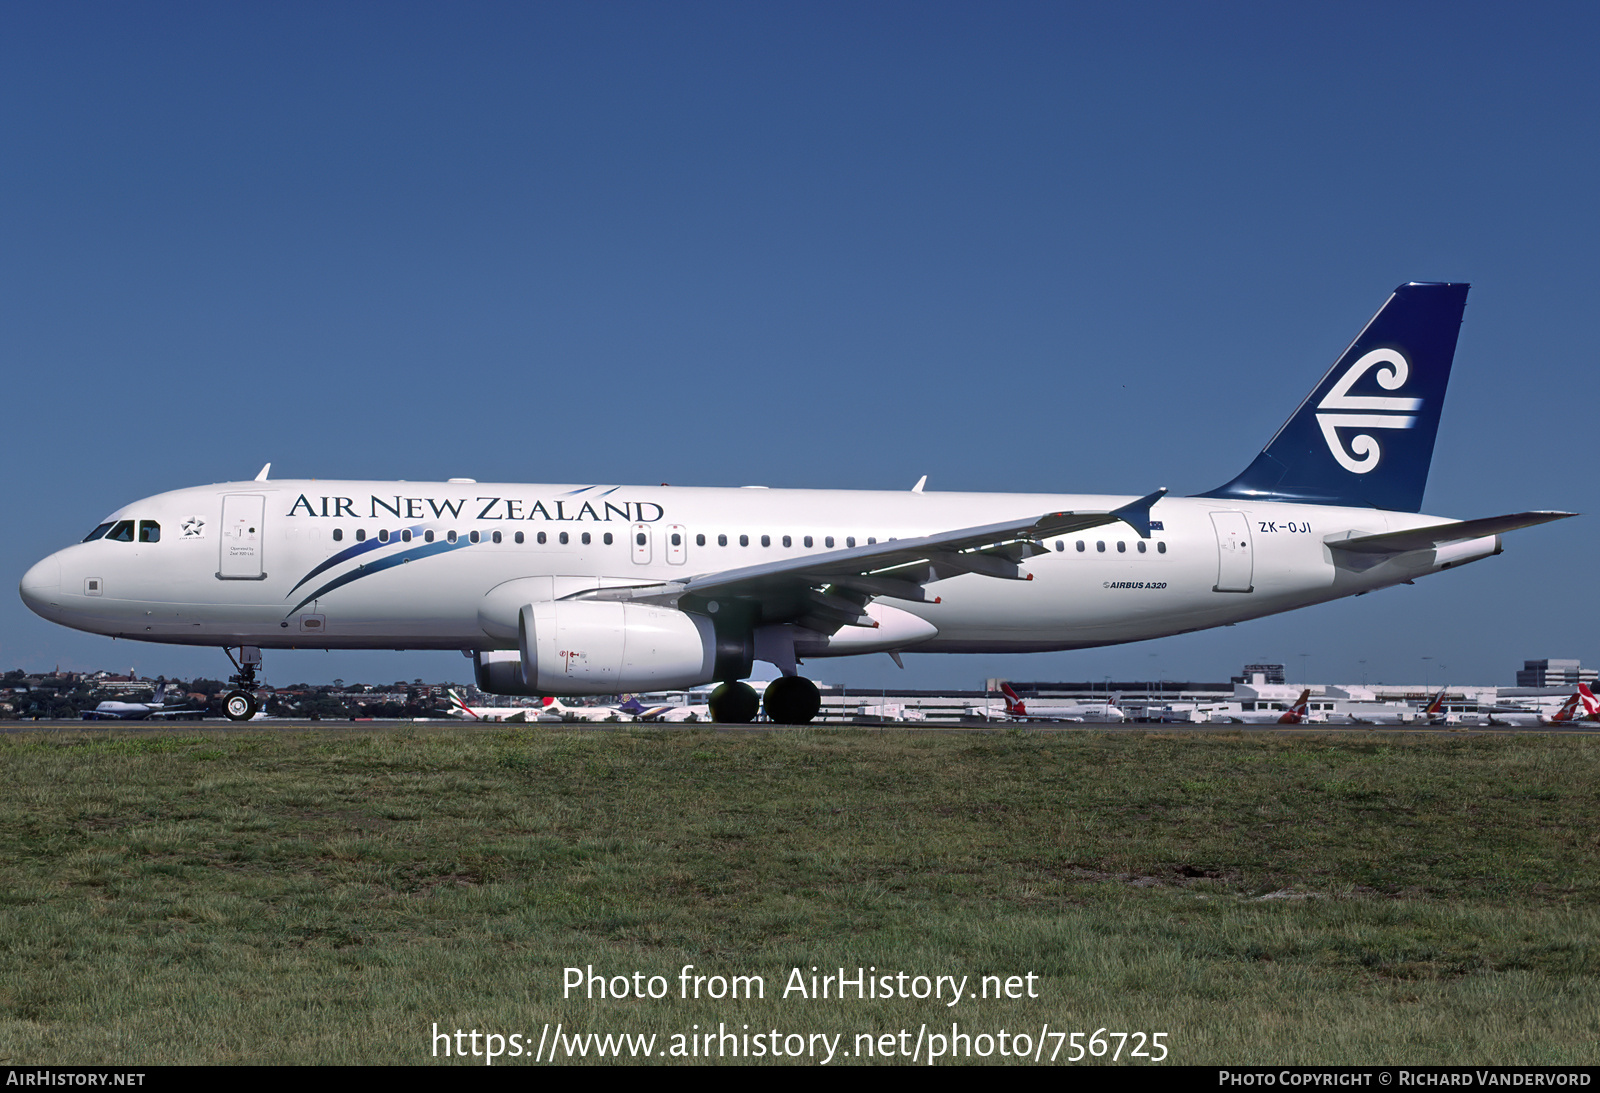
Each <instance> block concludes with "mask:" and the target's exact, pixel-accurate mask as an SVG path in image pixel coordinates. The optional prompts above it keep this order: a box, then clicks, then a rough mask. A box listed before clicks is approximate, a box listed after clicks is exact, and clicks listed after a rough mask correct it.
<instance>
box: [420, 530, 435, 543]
mask: <svg viewBox="0 0 1600 1093" xmlns="http://www.w3.org/2000/svg"><path fill="white" fill-rule="evenodd" d="M422 541H423V542H424V543H431V542H433V532H431V531H425V532H423V533H422Z"/></svg>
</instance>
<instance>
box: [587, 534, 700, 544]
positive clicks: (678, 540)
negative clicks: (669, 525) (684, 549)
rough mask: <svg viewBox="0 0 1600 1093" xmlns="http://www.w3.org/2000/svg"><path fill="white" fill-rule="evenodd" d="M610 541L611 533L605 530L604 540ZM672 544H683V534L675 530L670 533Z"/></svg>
mask: <svg viewBox="0 0 1600 1093" xmlns="http://www.w3.org/2000/svg"><path fill="white" fill-rule="evenodd" d="M610 541H611V533H610V532H607V533H606V542H608V543H609V542H610ZM672 545H673V546H682V545H683V536H682V535H679V534H678V533H677V532H673V533H672Z"/></svg>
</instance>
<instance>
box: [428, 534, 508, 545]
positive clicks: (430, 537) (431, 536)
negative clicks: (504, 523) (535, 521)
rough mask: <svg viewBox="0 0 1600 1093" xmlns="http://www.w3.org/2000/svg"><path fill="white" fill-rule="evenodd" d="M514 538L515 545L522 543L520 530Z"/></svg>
mask: <svg viewBox="0 0 1600 1093" xmlns="http://www.w3.org/2000/svg"><path fill="white" fill-rule="evenodd" d="M430 538H432V536H430ZM515 538H516V543H517V545H518V546H521V545H522V532H520V531H519V532H517V534H516V537H515Z"/></svg>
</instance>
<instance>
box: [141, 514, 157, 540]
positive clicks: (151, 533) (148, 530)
mask: <svg viewBox="0 0 1600 1093" xmlns="http://www.w3.org/2000/svg"><path fill="white" fill-rule="evenodd" d="M139 541H140V542H141V543H159V542H160V541H161V525H160V524H158V523H156V522H155V521H154V520H140V521H139Z"/></svg>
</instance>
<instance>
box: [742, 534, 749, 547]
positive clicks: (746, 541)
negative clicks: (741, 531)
mask: <svg viewBox="0 0 1600 1093" xmlns="http://www.w3.org/2000/svg"><path fill="white" fill-rule="evenodd" d="M739 545H740V546H749V545H750V536H748V535H741V536H739Z"/></svg>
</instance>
